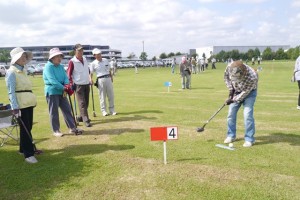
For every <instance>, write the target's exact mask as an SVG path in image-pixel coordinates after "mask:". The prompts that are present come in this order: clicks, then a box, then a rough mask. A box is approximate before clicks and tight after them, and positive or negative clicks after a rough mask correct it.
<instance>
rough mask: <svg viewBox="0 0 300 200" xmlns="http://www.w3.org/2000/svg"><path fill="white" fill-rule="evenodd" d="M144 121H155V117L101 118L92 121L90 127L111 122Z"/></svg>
mask: <svg viewBox="0 0 300 200" xmlns="http://www.w3.org/2000/svg"><path fill="white" fill-rule="evenodd" d="M144 119H146V120H147V119H151V120H153V119H156V117H145V116H142V115H134V116H133V117H118V118H112V116H107V117H103V119H99V120H92V122H91V123H92V125H94V124H104V123H113V122H124V121H136V120H144Z"/></svg>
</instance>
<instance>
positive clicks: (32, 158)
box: [25, 156, 38, 164]
mask: <svg viewBox="0 0 300 200" xmlns="http://www.w3.org/2000/svg"><path fill="white" fill-rule="evenodd" d="M25 161H26V162H28V163H30V164H34V163H37V162H38V161H37V159H36V158H35V157H34V156H30V157H28V158H25Z"/></svg>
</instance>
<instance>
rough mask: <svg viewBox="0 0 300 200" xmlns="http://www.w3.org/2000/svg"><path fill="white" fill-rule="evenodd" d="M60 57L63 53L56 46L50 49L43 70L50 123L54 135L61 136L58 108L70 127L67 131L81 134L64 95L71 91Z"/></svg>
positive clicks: (70, 93)
mask: <svg viewBox="0 0 300 200" xmlns="http://www.w3.org/2000/svg"><path fill="white" fill-rule="evenodd" d="M62 58H63V53H62V52H61V51H60V50H59V49H58V48H53V49H50V52H49V60H48V62H47V63H46V65H45V68H44V70H43V79H44V83H45V96H46V101H47V104H48V111H49V115H50V124H51V127H52V130H53V135H54V136H56V137H62V136H63V134H62V133H61V131H60V123H59V112H58V108H60V110H61V112H62V114H63V117H64V119H65V122H66V124H67V127H68V128H69V129H70V131H69V133H74V134H75V135H79V134H82V130H80V129H77V128H76V124H75V123H76V122H75V118H74V116H72V112H71V107H70V104H69V102H68V99H67V97H66V95H72V94H73V91H72V90H71V86H70V85H69V79H68V76H67V74H66V72H65V69H64V66H63V65H62V64H61V60H62Z"/></svg>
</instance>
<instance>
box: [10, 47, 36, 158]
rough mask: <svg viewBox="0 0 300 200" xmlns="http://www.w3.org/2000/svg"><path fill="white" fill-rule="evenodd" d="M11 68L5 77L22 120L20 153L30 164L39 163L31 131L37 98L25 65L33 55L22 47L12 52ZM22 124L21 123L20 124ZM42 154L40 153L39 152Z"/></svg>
mask: <svg viewBox="0 0 300 200" xmlns="http://www.w3.org/2000/svg"><path fill="white" fill-rule="evenodd" d="M10 56H11V66H10V68H9V69H8V70H7V74H6V77H5V81H6V87H7V90H8V96H9V100H10V103H11V108H12V112H13V114H14V115H15V116H17V117H18V118H20V120H18V121H19V126H20V145H19V152H20V153H21V154H23V155H24V157H25V161H26V162H28V163H31V164H33V163H37V162H38V161H37V159H36V158H35V156H34V154H35V153H36V152H35V149H34V144H33V143H32V134H31V129H32V125H33V108H34V107H35V106H36V103H37V101H36V96H35V95H34V94H33V93H32V85H31V82H30V80H29V78H28V77H27V74H26V70H25V69H24V68H25V65H26V64H27V63H29V62H30V61H31V59H32V53H31V52H29V51H24V50H23V49H22V48H20V47H16V48H14V49H13V50H12V51H11V52H10ZM20 122H21V123H20ZM39 152H40V151H39Z"/></svg>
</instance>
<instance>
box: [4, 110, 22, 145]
mask: <svg viewBox="0 0 300 200" xmlns="http://www.w3.org/2000/svg"><path fill="white" fill-rule="evenodd" d="M2 108H3V107H2ZM9 138H11V139H13V140H15V141H17V142H19V137H18V122H17V119H16V117H15V116H14V115H13V114H12V111H11V110H10V109H9V110H0V139H2V141H0V146H1V147H2V146H3V145H4V144H5V143H6V142H7V140H8V139H9Z"/></svg>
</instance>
